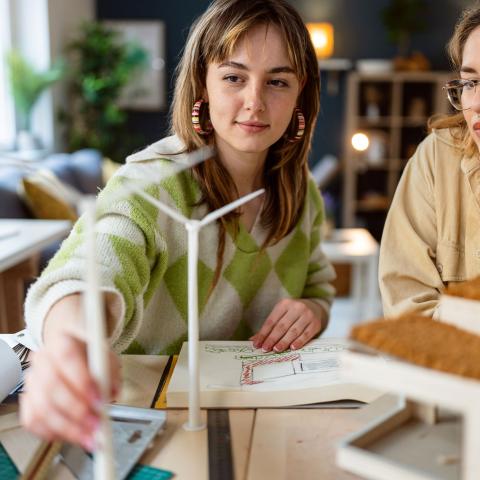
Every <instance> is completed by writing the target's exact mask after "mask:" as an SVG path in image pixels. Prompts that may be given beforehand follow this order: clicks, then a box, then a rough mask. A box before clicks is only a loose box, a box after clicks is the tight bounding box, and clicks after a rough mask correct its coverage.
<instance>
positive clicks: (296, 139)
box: [287, 107, 305, 143]
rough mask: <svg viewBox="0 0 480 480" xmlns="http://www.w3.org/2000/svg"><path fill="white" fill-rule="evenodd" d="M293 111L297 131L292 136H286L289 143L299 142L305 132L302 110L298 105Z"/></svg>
mask: <svg viewBox="0 0 480 480" xmlns="http://www.w3.org/2000/svg"><path fill="white" fill-rule="evenodd" d="M293 113H294V115H296V117H297V133H296V134H295V136H294V137H292V138H287V140H288V141H289V142H290V143H296V142H299V141H300V140H301V139H302V137H303V134H304V133H305V117H304V116H303V113H302V111H301V110H300V109H299V108H298V107H295V110H294V111H293Z"/></svg>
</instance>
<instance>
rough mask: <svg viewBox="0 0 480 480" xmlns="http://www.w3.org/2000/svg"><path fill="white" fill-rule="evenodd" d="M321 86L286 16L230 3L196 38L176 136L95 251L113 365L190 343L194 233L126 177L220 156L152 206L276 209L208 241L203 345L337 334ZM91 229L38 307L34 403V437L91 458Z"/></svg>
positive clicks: (146, 155)
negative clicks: (321, 177)
mask: <svg viewBox="0 0 480 480" xmlns="http://www.w3.org/2000/svg"><path fill="white" fill-rule="evenodd" d="M319 93H320V88H319V72H318V65H317V59H316V56H315V52H314V49H313V46H312V44H311V42H310V39H309V35H308V32H307V30H306V28H305V25H304V24H303V22H302V20H301V18H300V16H299V15H298V13H297V12H296V11H295V10H294V9H293V8H292V7H291V6H290V5H289V4H288V3H287V2H286V1H284V0H249V1H248V2H246V1H244V0H217V1H214V2H213V3H212V4H211V5H210V7H209V8H208V10H207V11H206V12H205V13H204V14H203V15H202V16H201V17H200V18H199V19H198V20H197V21H196V22H195V24H194V25H193V27H192V29H191V32H190V35H189V38H188V41H187V44H186V46H185V50H184V53H183V57H182V59H181V61H180V64H179V66H178V71H177V81H176V85H175V95H174V99H173V104H172V109H171V112H172V134H173V135H172V136H171V137H168V138H165V139H163V140H161V141H159V142H157V143H155V144H153V145H151V146H149V147H148V148H146V149H145V150H143V151H141V152H139V153H137V154H135V155H132V156H130V157H129V158H128V159H127V162H126V164H125V165H124V166H123V167H122V168H121V169H120V170H119V172H118V173H117V175H116V176H115V177H114V178H113V179H112V180H111V181H110V182H109V183H108V185H107V186H106V187H105V189H104V190H103V191H102V192H101V194H100V195H99V199H98V202H99V206H100V209H101V216H100V219H99V222H98V234H97V241H98V245H99V248H100V255H101V259H102V261H101V265H100V268H101V285H102V289H103V292H104V297H105V300H106V302H105V303H106V311H107V317H108V318H107V320H108V330H109V338H110V341H111V345H112V354H111V358H112V362H111V370H112V385H113V388H112V390H113V391H112V394H114V393H115V392H116V391H118V378H119V375H118V362H117V361H116V360H115V355H114V353H113V352H117V353H119V352H128V353H147V354H171V353H174V352H177V351H178V350H179V348H180V346H181V344H182V342H183V341H184V340H185V339H186V335H187V307H186V303H187V280H186V278H187V247H186V233H185V229H184V227H183V225H181V224H178V223H176V222H175V221H173V220H171V219H170V218H169V217H167V216H166V215H165V214H163V213H162V212H161V211H159V210H158V209H156V208H155V207H153V206H152V205H150V204H148V203H147V202H146V201H143V200H142V199H140V198H139V196H138V195H130V196H128V195H124V196H123V197H119V195H118V188H119V183H120V182H122V179H124V178H125V177H130V178H132V177H133V178H140V179H143V180H144V181H146V180H148V178H149V177H148V175H149V172H151V169H152V168H154V169H155V168H156V169H158V170H159V171H161V169H162V168H165V165H166V163H169V162H179V161H181V160H182V155H183V154H188V152H192V151H195V150H196V149H198V148H200V147H203V146H205V145H210V146H213V147H214V149H215V150H214V151H215V154H214V156H213V157H212V158H210V159H208V160H207V161H205V162H204V163H201V164H199V165H197V166H196V167H194V168H193V169H192V170H188V171H186V172H183V173H181V174H178V175H176V176H175V177H174V178H169V179H167V180H165V181H162V182H160V183H153V182H152V184H151V185H149V186H148V187H146V188H147V190H148V192H149V193H150V194H151V195H153V196H155V197H157V198H158V199H160V200H162V201H163V202H165V203H168V204H169V205H171V206H172V207H174V208H176V209H178V210H179V211H180V212H181V213H182V214H183V215H185V216H187V217H190V218H198V219H199V218H202V217H203V216H204V215H205V214H206V213H208V211H210V210H214V209H217V208H219V207H221V206H223V205H225V204H227V203H229V202H231V201H233V200H234V199H236V198H238V197H239V196H243V195H245V194H247V193H249V192H252V191H254V190H257V189H258V188H261V187H263V188H265V190H266V192H265V194H264V195H263V196H260V197H257V198H256V199H255V200H253V201H251V202H250V203H247V204H246V205H244V206H242V207H241V208H240V209H239V210H238V211H235V212H233V213H231V214H229V215H226V216H225V217H223V218H222V219H221V220H220V221H218V222H217V224H214V225H210V226H207V227H204V228H203V229H202V231H201V233H200V253H199V263H198V269H199V311H200V337H201V338H202V339H243V340H245V339H249V338H250V339H251V340H252V342H253V344H254V346H255V347H258V348H261V349H263V350H264V351H271V350H274V351H277V352H280V351H283V350H285V349H287V348H290V349H297V348H300V347H302V346H303V345H304V344H305V343H306V342H308V341H309V340H310V339H312V338H314V337H315V336H317V335H318V334H320V333H321V332H322V330H324V329H325V327H326V325H327V321H328V312H329V307H330V304H331V301H332V297H333V294H334V291H333V288H332V287H331V285H330V283H329V282H331V281H332V279H333V278H334V272H333V269H332V267H331V265H330V264H329V262H328V261H327V259H326V258H325V256H324V254H323V252H322V250H321V246H320V228H321V224H322V221H323V215H324V213H323V204H322V199H321V196H320V193H319V192H318V189H317V187H316V185H315V183H314V181H313V179H312V178H311V176H310V174H309V172H308V164H307V155H308V151H309V149H310V143H311V138H312V133H313V131H314V125H315V121H316V117H317V114H318V110H319ZM84 258H85V243H84V226H83V222H82V220H80V221H79V222H78V223H77V224H76V225H75V227H74V229H73V231H72V233H71V235H70V236H69V238H68V239H67V240H66V241H65V242H64V244H63V245H62V248H61V249H60V251H59V252H58V253H57V255H56V256H55V257H54V258H53V259H52V261H51V262H50V264H49V265H48V267H47V269H46V270H45V271H44V272H43V273H42V275H41V277H40V278H39V280H38V281H37V282H36V284H35V285H34V286H33V287H32V288H31V289H30V291H29V294H28V298H27V302H26V318H27V324H28V328H29V329H30V330H31V332H32V333H33V335H34V336H35V338H36V339H37V340H38V341H39V342H40V343H41V344H42V349H41V350H40V352H39V353H38V354H37V355H36V356H35V359H34V361H33V365H32V368H31V370H30V373H29V375H28V378H27V383H26V394H25V395H24V397H23V399H22V403H21V416H22V420H23V422H24V424H25V425H26V426H27V427H28V428H29V429H30V430H32V431H33V432H35V433H37V434H39V435H41V436H43V437H46V438H49V439H54V438H61V439H65V440H68V441H70V442H76V443H80V444H82V445H83V446H84V447H86V448H89V449H91V448H93V440H92V438H93V432H94V429H95V427H96V425H97V424H98V416H97V411H96V408H95V407H96V403H97V402H98V399H99V397H98V391H97V388H96V386H95V384H94V382H93V381H92V379H91V377H90V375H89V372H88V369H87V361H86V353H85V343H84V341H83V340H82V339H83V338H84V335H83V331H82V329H83V326H82V320H81V319H82V314H81V310H82V309H81V297H80V292H82V291H83V290H84V287H85V284H84V281H83V278H84V265H85V260H84Z"/></svg>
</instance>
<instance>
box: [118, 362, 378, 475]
mask: <svg viewBox="0 0 480 480" xmlns="http://www.w3.org/2000/svg"><path fill="white" fill-rule="evenodd" d="M166 361H167V359H166V358H165V357H152V356H142V355H129V356H124V357H123V358H122V367H123V368H122V375H123V378H124V384H123V391H122V394H121V395H120V398H119V400H118V403H125V404H129V405H136V406H149V404H150V403H151V401H152V399H153V396H154V395H155V390H156V387H157V384H158V381H159V378H160V375H161V372H162V371H163V367H164V366H165V364H166ZM204 414H205V412H204ZM371 418H372V417H371V413H370V414H369V413H368V412H367V411H366V409H257V410H253V409H244V410H230V430H231V437H232V454H233V463H234V472H235V479H236V480H268V479H270V478H271V479H275V480H290V479H302V480H310V479H312V480H313V479H315V480H318V479H322V480H330V479H331V480H333V479H335V480H353V479H356V478H358V477H356V476H354V475H351V474H349V473H347V472H343V471H342V470H340V469H339V468H337V466H336V465H335V445H336V443H337V441H338V440H340V439H341V438H342V437H343V436H345V435H346V434H348V433H349V432H352V431H355V430H358V429H359V428H361V427H362V426H363V425H365V424H366V423H367V422H368V421H370V420H371ZM186 421H187V411H186V410H169V411H168V418H167V429H166V431H165V433H164V434H163V435H162V436H161V437H160V438H159V441H158V442H157V443H156V445H155V447H154V448H153V449H152V450H151V451H150V452H148V453H147V454H146V455H145V456H144V457H143V459H142V462H143V463H149V464H150V465H153V466H157V467H158V468H163V469H166V470H171V471H173V472H175V474H176V476H175V479H178V480H191V479H195V480H207V479H208V450H207V431H206V430H204V431H202V432H194V433H192V432H186V431H185V430H183V427H182V426H183V424H184V423H185V422H186Z"/></svg>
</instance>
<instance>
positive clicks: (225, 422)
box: [207, 409, 233, 480]
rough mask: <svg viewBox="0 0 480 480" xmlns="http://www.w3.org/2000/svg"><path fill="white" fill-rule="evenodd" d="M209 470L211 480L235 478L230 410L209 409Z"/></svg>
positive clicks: (230, 479) (231, 479)
mask: <svg viewBox="0 0 480 480" xmlns="http://www.w3.org/2000/svg"><path fill="white" fill-rule="evenodd" d="M207 419H208V420H207V423H208V472H209V475H208V476H209V479H210V480H233V461H232V443H231V436H230V420H229V417H228V410H214V409H211V410H208V412H207Z"/></svg>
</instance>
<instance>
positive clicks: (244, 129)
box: [204, 25, 300, 153]
mask: <svg viewBox="0 0 480 480" xmlns="http://www.w3.org/2000/svg"><path fill="white" fill-rule="evenodd" d="M299 93H300V83H299V80H298V78H297V76H296V74H295V72H294V70H293V66H292V64H291V63H290V60H289V58H288V54H287V49H286V45H285V42H284V41H283V39H282V37H281V35H280V32H279V30H278V28H277V27H275V26H274V25H269V26H268V27H267V26H265V25H259V26H257V27H254V28H252V30H250V31H249V32H248V33H247V34H246V35H245V37H244V38H243V39H242V40H241V41H239V43H238V45H237V46H236V48H235V50H234V51H233V54H232V56H231V57H230V58H228V59H226V60H225V61H224V62H222V63H213V64H210V65H209V66H208V69H207V78H206V92H205V95H204V98H205V100H207V101H208V102H209V109H210V119H211V121H212V125H213V128H214V131H215V141H216V144H217V147H218V148H219V149H220V150H221V149H222V148H224V149H225V148H228V149H233V150H234V151H236V152H243V153H266V151H267V150H268V148H269V147H270V146H271V145H273V144H274V143H275V142H276V141H277V140H278V139H279V138H280V137H281V136H282V135H283V134H284V133H285V130H286V129H287V127H288V124H289V122H290V120H291V118H292V114H293V110H294V108H295V105H296V102H297V98H298V95H299Z"/></svg>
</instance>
